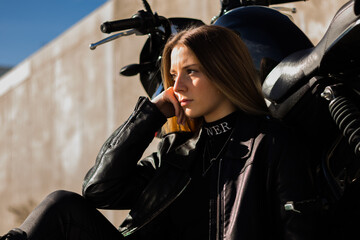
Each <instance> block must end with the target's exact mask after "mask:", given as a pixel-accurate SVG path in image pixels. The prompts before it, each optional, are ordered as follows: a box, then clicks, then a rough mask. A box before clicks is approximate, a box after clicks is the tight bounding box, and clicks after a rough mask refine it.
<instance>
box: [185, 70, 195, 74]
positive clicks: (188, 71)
mask: <svg viewBox="0 0 360 240" xmlns="http://www.w3.org/2000/svg"><path fill="white" fill-rule="evenodd" d="M186 72H187V74H193V73H195V70H194V69H187V70H186Z"/></svg>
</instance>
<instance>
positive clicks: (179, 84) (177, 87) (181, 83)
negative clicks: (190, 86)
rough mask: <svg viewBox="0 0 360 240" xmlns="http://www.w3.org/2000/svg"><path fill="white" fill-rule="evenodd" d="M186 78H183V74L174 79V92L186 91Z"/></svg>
mask: <svg viewBox="0 0 360 240" xmlns="http://www.w3.org/2000/svg"><path fill="white" fill-rule="evenodd" d="M185 78H186V76H184V74H179V75H178V76H177V77H176V79H175V83H174V91H175V92H182V91H185V90H186V85H185V80H186V79H185Z"/></svg>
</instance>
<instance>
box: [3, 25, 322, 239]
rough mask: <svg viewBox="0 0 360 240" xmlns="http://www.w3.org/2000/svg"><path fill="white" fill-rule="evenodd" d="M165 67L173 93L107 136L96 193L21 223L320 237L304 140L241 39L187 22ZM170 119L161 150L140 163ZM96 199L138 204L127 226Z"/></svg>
mask: <svg viewBox="0 0 360 240" xmlns="http://www.w3.org/2000/svg"><path fill="white" fill-rule="evenodd" d="M162 74H163V81H164V86H165V89H166V90H165V91H164V92H163V93H161V94H160V95H159V96H157V97H156V98H154V99H153V100H152V101H150V100H149V99H147V98H145V97H140V99H139V101H138V103H137V105H136V107H135V110H134V112H133V113H132V114H131V116H130V117H129V119H128V120H127V121H126V122H125V123H124V124H123V125H121V126H120V127H119V128H118V129H117V130H116V131H115V132H114V133H113V134H112V135H111V136H110V137H109V139H108V140H107V141H106V142H105V143H104V145H103V147H102V148H101V150H100V152H99V155H98V157H97V159H96V163H95V165H94V166H93V167H92V168H91V169H90V170H89V172H88V173H87V175H86V177H85V180H84V185H83V196H84V198H82V197H80V196H77V195H75V194H73V193H68V192H63V191H60V192H55V193H53V194H51V195H50V196H49V197H48V198H47V199H46V200H45V201H44V202H45V203H42V204H40V206H39V208H40V210H35V211H34V212H33V213H32V214H31V215H30V217H29V218H28V220H26V221H25V223H24V224H23V225H22V226H21V227H20V229H21V230H20V229H16V230H17V231H20V232H21V231H23V232H22V233H27V235H28V238H29V239H45V238H48V237H49V235H48V236H46V234H49V232H50V233H51V237H53V236H54V237H55V235H59V236H60V237H56V238H59V239H64V238H69V239H75V237H76V238H77V239H79V238H82V237H84V238H85V237H87V238H94V239H109V238H112V239H121V238H123V237H125V239H186V240H189V239H230V240H235V239H277V240H278V239H312V238H313V237H314V227H315V225H314V224H313V222H314V220H315V213H314V212H313V211H311V208H310V205H309V207H307V203H309V202H311V201H312V200H313V199H315V192H314V191H313V184H312V182H311V178H310V176H309V174H308V172H309V171H308V170H309V169H308V167H307V163H306V156H305V155H304V154H303V153H302V152H304V149H301V145H299V143H295V141H294V140H295V138H293V137H291V135H290V133H289V130H288V129H286V128H285V127H283V126H281V125H280V124H279V123H278V122H276V121H274V120H271V118H269V117H268V112H267V108H266V105H265V102H264V99H263V96H262V93H261V84H260V81H259V79H258V77H257V73H256V71H255V68H254V66H253V63H252V60H251V57H250V55H249V52H248V51H247V49H246V46H245V45H244V43H243V42H242V40H241V39H240V37H239V36H238V35H237V34H235V33H234V32H233V31H231V30H229V29H226V28H223V27H219V26H201V27H197V28H193V29H188V30H187V31H183V32H181V33H179V34H177V35H175V36H174V37H173V38H171V39H170V41H169V42H168V43H167V44H166V46H165V48H164V52H163V59H162ZM166 121H167V123H166V124H165V125H164V123H165V122H166ZM161 127H162V134H161V135H162V140H161V142H160V144H159V146H158V151H157V152H155V153H153V154H151V155H150V156H148V157H145V158H143V159H142V160H140V161H139V159H140V158H141V156H142V154H143V152H144V150H145V149H146V148H147V146H148V145H149V143H150V142H151V141H152V140H153V138H154V136H155V134H156V133H157V132H158V130H159V129H160V128H161ZM84 199H85V200H84ZM70 206H71V207H70ZM79 206H81V207H79ZM298 206H301V207H302V208H301V209H298V208H297V207H298ZM94 207H96V208H102V209H131V211H130V213H129V216H128V217H127V218H126V219H125V221H124V222H123V223H122V225H121V226H120V228H119V231H117V230H116V229H115V228H114V227H112V226H110V225H111V224H109V223H108V222H107V221H106V220H105V219H104V218H103V217H102V216H101V214H99V213H98V212H96V211H95V210H94ZM49 209H52V210H49ZM54 209H55V210H54ZM59 209H60V210H59ZM64 212H65V213H64ZM45 213H47V214H45ZM85 213H86V216H85ZM64 215H65V216H64ZM39 216H41V217H39ZM55 216H56V217H55ZM39 219H40V220H39ZM50 219H61V220H58V222H57V223H58V224H52V225H51V224H50V222H51V221H53V220H50ZM81 219H85V220H84V221H81ZM49 225H51V226H52V228H49V227H46V228H47V229H48V230H47V231H45V230H43V229H44V228H45V226H49ZM59 226H61V227H60V228H61V229H62V230H58V228H59ZM74 226H77V227H74ZM49 229H51V230H49ZM81 229H82V230H83V231H81ZM55 232H56V234H55ZM58 232H61V234H60V233H58ZM120 233H121V234H120ZM15 235H17V236H18V235H19V234H16V233H13V236H15ZM10 239H11V238H10Z"/></svg>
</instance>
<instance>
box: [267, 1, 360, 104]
mask: <svg viewBox="0 0 360 240" xmlns="http://www.w3.org/2000/svg"><path fill="white" fill-rule="evenodd" d="M357 1H358V0H357ZM354 2H355V1H354V0H352V1H349V2H348V3H346V4H345V5H344V6H342V7H341V8H340V9H339V10H338V12H337V13H336V14H335V16H334V18H333V20H332V22H331V23H330V25H329V27H328V30H327V32H326V33H325V35H324V36H323V38H322V39H321V40H320V42H319V43H318V44H317V45H316V46H315V47H312V48H309V49H305V50H300V51H298V52H295V53H293V54H290V55H289V56H287V57H286V58H284V59H283V60H282V61H281V62H280V63H279V64H278V65H277V66H276V67H275V68H274V69H273V70H272V71H271V72H270V73H269V75H268V76H267V77H266V79H265V81H264V83H263V93H264V95H265V98H266V99H267V101H269V102H270V103H272V104H280V103H282V102H284V101H285V100H286V99H287V98H288V97H289V96H291V95H292V94H293V93H294V92H296V91H297V90H298V89H299V88H301V87H302V86H304V85H305V84H307V83H308V81H309V79H310V78H311V77H312V76H314V74H315V73H317V72H318V73H321V72H325V71H326V70H328V68H329V67H330V66H332V65H334V64H328V61H329V59H332V60H333V58H332V57H328V56H332V54H331V51H330V50H331V49H333V48H337V49H338V47H337V46H338V45H340V44H344V43H343V42H344V41H345V40H344V41H343V42H342V39H345V37H344V36H346V34H347V33H348V32H349V31H351V30H352V29H353V28H354V27H357V26H358V25H359V22H357V21H358V20H359V16H357V15H356V14H355V11H354ZM356 30H357V31H359V29H358V28H357V29H356ZM343 55H345V53H343ZM337 57H339V56H337ZM292 101H294V100H292Z"/></svg>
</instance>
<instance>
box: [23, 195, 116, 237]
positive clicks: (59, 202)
mask: <svg viewBox="0 0 360 240" xmlns="http://www.w3.org/2000/svg"><path fill="white" fill-rule="evenodd" d="M20 229H22V230H23V231H24V232H26V234H27V236H28V239H29V240H49V239H53V240H82V239H84V240H85V239H86V240H92V239H94V240H95V239H96V240H102V239H104V240H118V239H123V237H122V235H121V234H120V232H119V231H118V230H117V229H116V227H115V226H114V225H112V224H111V223H110V222H109V221H108V220H107V219H106V218H105V217H104V216H103V215H102V214H101V213H100V212H99V211H98V210H96V209H95V208H94V207H93V206H91V204H89V203H88V202H87V201H86V200H85V199H84V198H83V197H82V196H80V195H79V194H76V193H73V192H68V191H56V192H53V193H51V194H50V195H48V196H47V197H46V198H45V199H44V201H42V202H41V203H40V205H39V206H38V207H37V208H35V210H34V211H33V212H32V213H31V214H30V215H29V217H28V218H27V219H26V220H25V222H24V223H23V224H22V225H21V226H20Z"/></svg>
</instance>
